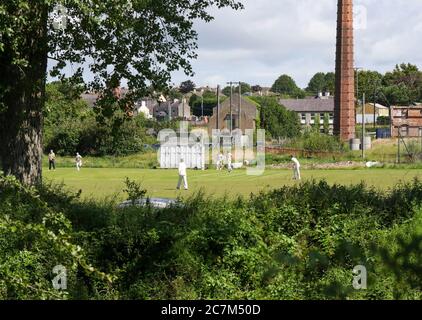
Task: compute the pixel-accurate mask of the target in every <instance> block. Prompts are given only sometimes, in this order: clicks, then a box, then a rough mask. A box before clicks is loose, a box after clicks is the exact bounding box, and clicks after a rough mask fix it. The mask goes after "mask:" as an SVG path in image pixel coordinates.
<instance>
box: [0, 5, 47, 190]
mask: <svg viewBox="0 0 422 320" xmlns="http://www.w3.org/2000/svg"><path fill="white" fill-rule="evenodd" d="M31 7H32V8H31V17H26V18H27V19H33V20H31V21H32V22H31V28H29V29H26V30H22V32H24V33H25V35H26V36H25V40H24V41H23V43H22V44H21V47H20V48H19V49H20V51H21V52H22V53H23V57H24V58H25V59H26V60H27V61H28V62H29V63H28V65H27V66H26V67H22V66H16V65H13V64H12V54H11V52H13V51H12V48H10V47H9V48H8V46H7V45H8V42H7V40H6V41H5V43H6V50H5V51H4V52H3V53H0V66H1V74H0V88H1V90H2V91H3V92H2V100H3V101H2V102H3V106H4V107H5V110H4V108H3V110H0V138H1V143H0V157H1V163H2V168H3V171H4V174H6V175H14V176H16V177H17V178H18V179H19V180H20V181H21V182H22V183H24V184H27V185H35V184H38V183H40V182H41V173H42V111H43V107H44V102H45V84H46V72H47V55H48V47H47V15H48V11H47V8H46V7H45V5H39V4H37V1H34V4H31ZM32 26H33V27H32ZM9 44H10V43H9Z"/></svg>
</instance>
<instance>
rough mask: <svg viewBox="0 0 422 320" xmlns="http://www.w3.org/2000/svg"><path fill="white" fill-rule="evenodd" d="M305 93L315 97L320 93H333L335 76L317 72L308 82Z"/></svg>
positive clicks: (329, 73)
mask: <svg viewBox="0 0 422 320" xmlns="http://www.w3.org/2000/svg"><path fill="white" fill-rule="evenodd" d="M306 92H308V93H311V94H313V95H317V94H318V93H320V92H330V93H331V94H334V92H335V74H334V73H333V72H328V73H324V72H318V73H316V74H315V75H314V76H313V77H312V79H311V80H310V81H309V84H308V87H307V88H306Z"/></svg>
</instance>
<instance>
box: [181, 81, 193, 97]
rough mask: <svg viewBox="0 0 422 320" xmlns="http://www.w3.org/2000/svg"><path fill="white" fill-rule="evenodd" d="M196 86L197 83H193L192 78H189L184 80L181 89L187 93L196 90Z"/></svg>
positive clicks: (183, 92)
mask: <svg viewBox="0 0 422 320" xmlns="http://www.w3.org/2000/svg"><path fill="white" fill-rule="evenodd" d="M195 88H196V85H195V83H193V81H192V80H187V81H184V82H182V83H181V84H180V86H179V91H180V92H181V93H182V94H187V93H189V92H192V91H193V90H195Z"/></svg>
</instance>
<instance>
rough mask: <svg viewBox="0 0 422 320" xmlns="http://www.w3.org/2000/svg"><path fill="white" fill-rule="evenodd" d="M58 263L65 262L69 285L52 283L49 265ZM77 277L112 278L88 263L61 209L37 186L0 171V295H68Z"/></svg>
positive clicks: (104, 281) (107, 280) (73, 291)
mask: <svg viewBox="0 0 422 320" xmlns="http://www.w3.org/2000/svg"><path fill="white" fill-rule="evenodd" d="M54 199H55V200H57V197H54ZM50 200H51V201H52V202H53V201H54V200H53V199H50ZM57 265H63V266H65V267H66V270H67V285H68V290H64V291H58V290H56V289H54V288H53V285H52V280H53V278H54V277H55V274H54V273H53V268H54V267H55V266H57ZM80 277H85V278H86V279H89V280H90V281H92V282H93V283H96V284H98V288H100V287H101V286H103V288H106V287H107V286H108V283H110V282H111V281H112V277H110V276H108V275H106V274H104V273H102V272H99V271H98V270H97V269H96V268H94V267H92V266H91V265H90V264H89V263H87V258H86V254H85V251H84V250H83V249H82V248H81V247H80V246H79V245H77V244H75V241H74V239H73V231H72V226H71V224H70V222H69V220H68V219H67V218H66V217H65V216H64V215H63V213H61V212H59V211H55V210H54V209H53V208H52V207H51V206H50V205H49V204H47V203H46V202H45V201H44V200H41V199H40V193H39V192H38V191H37V190H36V189H35V188H27V187H24V186H22V185H21V184H20V183H19V182H17V180H16V179H15V178H13V177H2V176H1V177H0V299H2V300H3V299H19V300H22V299H68V298H72V296H73V295H75V294H76V288H77V283H78V282H79V281H81V278H80Z"/></svg>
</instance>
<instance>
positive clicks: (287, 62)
mask: <svg viewBox="0 0 422 320" xmlns="http://www.w3.org/2000/svg"><path fill="white" fill-rule="evenodd" d="M243 3H244V4H245V7H246V8H245V10H243V11H233V10H229V9H223V10H213V14H214V16H215V20H214V21H213V22H211V23H209V24H205V23H197V24H196V29H197V31H198V32H199V51H198V53H199V57H198V59H197V60H196V61H194V62H193V67H194V71H195V73H196V75H195V77H194V78H193V80H194V82H195V83H196V84H197V85H216V84H218V83H219V84H222V85H224V84H225V83H226V82H227V81H239V80H240V81H244V82H248V83H250V84H260V85H264V86H271V85H272V83H273V82H274V80H275V79H276V78H277V77H278V76H279V75H281V74H284V73H286V74H290V75H292V76H293V77H294V78H295V80H296V81H297V83H298V85H300V86H302V87H306V85H307V83H308V81H309V79H310V78H311V77H312V75H313V74H315V73H316V72H319V71H324V72H328V71H334V60H335V38H336V11H337V0H243ZM365 17H367V19H365ZM355 19H356V22H357V23H358V25H357V27H358V30H356V31H355V46H356V56H355V60H356V66H359V67H364V68H365V69H372V70H378V71H381V72H384V71H387V70H391V69H393V68H394V66H395V64H396V63H400V62H411V63H414V64H417V65H418V66H419V67H420V68H421V67H422V42H421V35H422V0H356V1H355ZM186 79H187V77H186V76H185V75H184V74H183V73H177V74H175V75H174V78H173V82H174V83H176V84H178V83H180V82H181V81H184V80H186Z"/></svg>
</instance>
